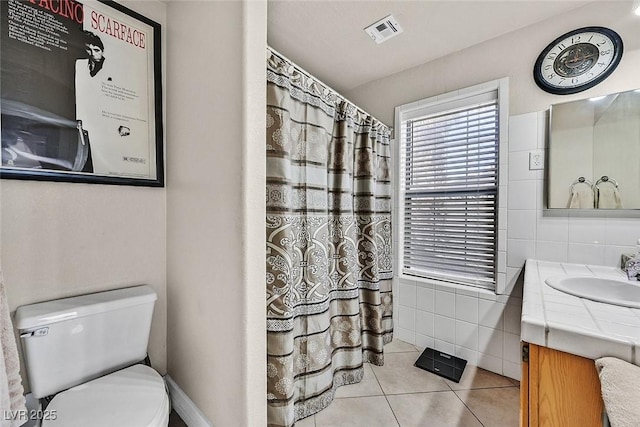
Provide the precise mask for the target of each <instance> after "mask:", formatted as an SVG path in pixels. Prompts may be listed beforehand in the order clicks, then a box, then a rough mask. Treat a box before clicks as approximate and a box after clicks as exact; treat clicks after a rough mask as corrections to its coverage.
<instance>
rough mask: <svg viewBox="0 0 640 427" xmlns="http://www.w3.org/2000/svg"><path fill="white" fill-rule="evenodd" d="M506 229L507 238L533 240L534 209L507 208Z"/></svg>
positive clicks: (534, 236) (534, 226)
mask: <svg viewBox="0 0 640 427" xmlns="http://www.w3.org/2000/svg"><path fill="white" fill-rule="evenodd" d="M507 230H508V232H507V236H508V238H509V239H525V240H534V239H535V238H536V211H535V210H533V209H531V210H512V209H509V213H508V226H507Z"/></svg>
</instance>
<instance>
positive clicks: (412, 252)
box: [400, 91, 499, 290]
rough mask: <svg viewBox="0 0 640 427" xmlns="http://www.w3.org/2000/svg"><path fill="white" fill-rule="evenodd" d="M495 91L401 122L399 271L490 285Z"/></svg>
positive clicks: (495, 186) (495, 155)
mask: <svg viewBox="0 0 640 427" xmlns="http://www.w3.org/2000/svg"><path fill="white" fill-rule="evenodd" d="M498 113H499V111H498V96H497V91H492V92H488V93H483V94H481V95H476V96H473V97H467V98H463V99H455V100H453V101H450V102H448V103H446V104H442V103H440V104H438V105H435V106H433V105H432V106H429V107H427V108H422V109H416V110H413V111H411V112H409V114H406V115H403V116H402V117H401V118H400V120H401V141H402V143H403V146H402V148H401V153H402V157H403V159H401V163H402V164H403V165H404V171H403V176H401V180H402V184H403V187H402V194H403V198H404V230H403V233H404V239H403V240H404V244H403V260H404V261H403V262H404V264H403V272H404V273H405V274H410V275H415V276H421V277H426V278H433V279H439V280H445V281H448V282H453V283H460V284H467V285H473V286H477V287H482V288H488V289H492V290H493V289H495V276H496V274H495V270H496V249H497V248H496V236H497V206H498V204H497V193H498V149H499V122H498Z"/></svg>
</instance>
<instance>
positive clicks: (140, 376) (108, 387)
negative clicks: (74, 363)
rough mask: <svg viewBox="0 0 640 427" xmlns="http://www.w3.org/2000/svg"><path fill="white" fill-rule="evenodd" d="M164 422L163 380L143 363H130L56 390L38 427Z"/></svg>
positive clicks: (159, 425)
mask: <svg viewBox="0 0 640 427" xmlns="http://www.w3.org/2000/svg"><path fill="white" fill-rule="evenodd" d="M53 418H55V419H53ZM168 424H169V396H168V395H167V392H166V389H165V383H164V380H163V379H162V377H161V376H160V374H158V373H157V372H156V371H155V370H153V369H152V368H150V367H148V366H146V365H133V366H130V367H128V368H125V369H122V370H120V371H117V372H114V373H112V374H109V375H106V376H104V377H100V378H97V379H95V380H93V381H89V382H87V383H85V384H80V385H79V386H76V387H73V388H70V389H69V390H66V391H63V392H61V393H58V394H57V395H56V396H55V397H54V398H53V400H51V402H50V403H49V406H47V409H46V410H45V411H43V422H42V427H62V426H64V427H86V426H88V425H90V426H92V427H114V426H118V427H167V425H168Z"/></svg>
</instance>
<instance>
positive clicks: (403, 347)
mask: <svg viewBox="0 0 640 427" xmlns="http://www.w3.org/2000/svg"><path fill="white" fill-rule="evenodd" d="M416 350H417V349H416V348H415V347H414V346H413V345H411V344H409V343H408V342H404V341H400V340H398V339H394V340H393V341H391V342H390V343H389V344H387V345H385V346H384V352H385V354H386V353H403V352H407V351H416Z"/></svg>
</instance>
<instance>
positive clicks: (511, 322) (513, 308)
mask: <svg viewBox="0 0 640 427" xmlns="http://www.w3.org/2000/svg"><path fill="white" fill-rule="evenodd" d="M521 317H522V300H521V299H519V298H518V299H516V300H515V303H513V304H512V303H508V304H507V305H506V307H505V310H504V331H505V332H509V333H512V334H516V335H518V336H520V321H521Z"/></svg>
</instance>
